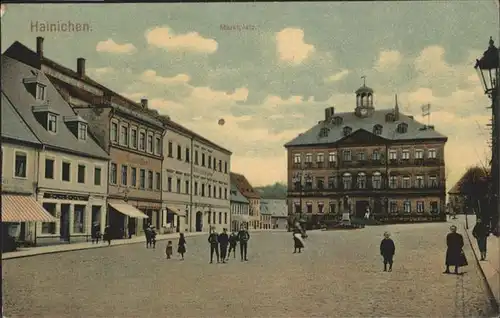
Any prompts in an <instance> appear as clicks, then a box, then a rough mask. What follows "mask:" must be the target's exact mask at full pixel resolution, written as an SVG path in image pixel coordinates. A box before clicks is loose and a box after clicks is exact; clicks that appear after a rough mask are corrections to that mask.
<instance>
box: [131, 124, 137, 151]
mask: <svg viewBox="0 0 500 318" xmlns="http://www.w3.org/2000/svg"><path fill="white" fill-rule="evenodd" d="M130 146H131V147H132V148H137V128H132V129H131V130H130Z"/></svg>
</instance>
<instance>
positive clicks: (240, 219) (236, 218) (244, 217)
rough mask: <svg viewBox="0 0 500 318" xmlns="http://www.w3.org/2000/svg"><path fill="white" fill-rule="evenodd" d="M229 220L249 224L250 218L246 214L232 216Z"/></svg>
mask: <svg viewBox="0 0 500 318" xmlns="http://www.w3.org/2000/svg"><path fill="white" fill-rule="evenodd" d="M231 220H233V221H238V222H250V216H249V215H246V214H232V215H231Z"/></svg>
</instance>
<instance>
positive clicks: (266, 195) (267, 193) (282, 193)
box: [255, 182, 287, 200]
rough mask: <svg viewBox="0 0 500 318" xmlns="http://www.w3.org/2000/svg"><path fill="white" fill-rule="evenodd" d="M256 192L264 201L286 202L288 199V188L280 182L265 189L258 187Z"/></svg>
mask: <svg viewBox="0 0 500 318" xmlns="http://www.w3.org/2000/svg"><path fill="white" fill-rule="evenodd" d="M255 190H256V191H257V192H259V193H260V196H261V198H262V199H279V200H286V197H287V186H286V184H283V183H280V182H276V183H275V184H272V185H267V186H263V187H256V188H255Z"/></svg>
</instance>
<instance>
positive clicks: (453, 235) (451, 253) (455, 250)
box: [444, 225, 467, 274]
mask: <svg viewBox="0 0 500 318" xmlns="http://www.w3.org/2000/svg"><path fill="white" fill-rule="evenodd" d="M446 245H447V247H448V248H447V249H446V270H445V271H444V274H449V273H450V266H455V274H458V268H459V267H462V266H467V258H466V257H465V254H464V251H463V247H464V238H463V236H462V235H460V234H458V233H457V227H456V226H455V225H452V226H451V227H450V233H448V235H447V236H446Z"/></svg>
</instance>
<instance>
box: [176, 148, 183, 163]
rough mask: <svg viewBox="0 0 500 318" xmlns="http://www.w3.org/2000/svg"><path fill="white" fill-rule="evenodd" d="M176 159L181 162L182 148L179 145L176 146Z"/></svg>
mask: <svg viewBox="0 0 500 318" xmlns="http://www.w3.org/2000/svg"><path fill="white" fill-rule="evenodd" d="M177 159H178V160H182V147H181V145H177Z"/></svg>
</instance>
